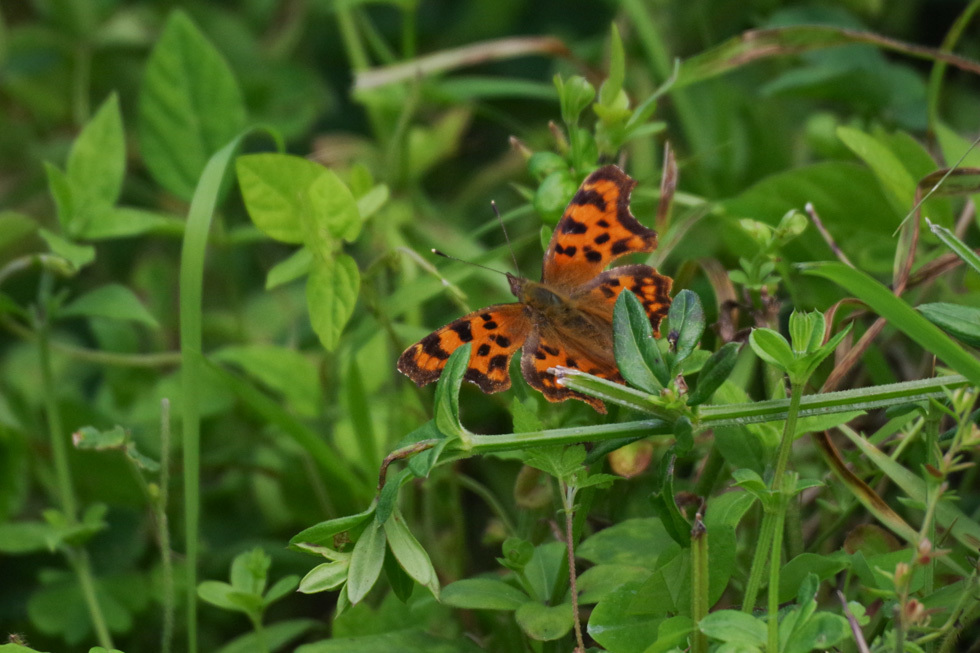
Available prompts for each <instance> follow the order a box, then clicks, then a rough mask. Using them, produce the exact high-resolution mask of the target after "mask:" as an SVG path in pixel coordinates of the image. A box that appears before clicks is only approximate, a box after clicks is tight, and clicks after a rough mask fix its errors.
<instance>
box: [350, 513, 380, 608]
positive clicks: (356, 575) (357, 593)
mask: <svg viewBox="0 0 980 653" xmlns="http://www.w3.org/2000/svg"><path fill="white" fill-rule="evenodd" d="M385 542H386V538H385V531H384V528H382V526H381V524H379V523H378V522H377V521H376V520H372V521H371V522H370V523H369V524H368V526H367V528H366V529H364V532H363V533H361V537H359V538H358V539H357V543H356V544H355V545H354V552H353V553H352V554H351V558H350V571H349V572H348V574H347V597H348V598H349V599H350V602H351V603H352V604H355V605H356V604H357V603H359V602H360V601H361V599H363V598H364V597H365V596H367V593H368V592H369V591H371V588H372V587H374V584H375V582H377V580H378V576H379V575H380V574H381V566H382V565H383V564H384V561H385V549H386V548H387V547H386V546H385Z"/></svg>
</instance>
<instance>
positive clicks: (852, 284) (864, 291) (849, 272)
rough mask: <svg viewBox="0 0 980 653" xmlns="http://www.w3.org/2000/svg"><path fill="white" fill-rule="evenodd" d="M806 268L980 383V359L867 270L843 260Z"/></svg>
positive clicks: (976, 383)
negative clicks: (868, 273) (861, 269)
mask: <svg viewBox="0 0 980 653" xmlns="http://www.w3.org/2000/svg"><path fill="white" fill-rule="evenodd" d="M803 271H804V273H805V274H812V275H815V276H818V277H823V278H825V279H830V280H831V281H833V282H834V283H836V284H838V285H839V286H841V287H843V288H844V289H846V290H847V291H848V292H850V293H851V294H853V295H854V296H856V297H857V298H858V299H860V300H861V301H863V302H864V303H865V304H867V305H868V307H869V308H870V309H871V310H872V311H874V312H875V313H877V314H878V315H880V316H881V317H883V318H885V319H886V320H888V323H889V324H890V325H891V326H892V327H893V328H896V329H898V330H900V331H901V332H902V333H904V334H905V335H907V336H908V337H910V338H911V339H912V340H914V341H915V342H917V343H919V345H921V346H922V347H923V348H924V349H925V350H926V351H928V352H931V353H933V354H935V355H936V356H937V357H938V358H939V359H940V360H942V361H943V362H944V363H946V364H947V365H949V366H950V367H951V368H953V369H954V370H956V371H957V372H959V373H960V374H962V375H963V376H965V377H966V378H968V379H970V381H971V382H972V383H973V384H974V385H980V362H978V361H977V359H976V358H974V357H973V356H971V355H970V354H968V353H967V352H966V351H964V350H963V348H962V347H960V346H959V345H957V344H956V343H955V342H953V341H952V340H951V339H950V338H949V336H947V335H946V334H945V333H943V332H942V331H940V330H939V328H938V327H936V326H935V325H933V324H932V323H930V322H929V321H928V320H926V319H925V318H924V317H922V316H921V315H919V314H918V313H917V312H916V311H915V309H913V308H912V307H911V306H909V305H908V304H907V303H905V302H904V301H902V300H901V299H899V298H898V297H895V295H893V294H892V293H891V291H890V290H888V288H886V287H885V286H883V285H881V284H880V283H878V282H877V281H875V280H874V279H872V278H871V277H869V276H868V275H867V274H865V273H864V272H862V271H860V270H856V269H854V268H851V267H848V266H846V265H844V264H843V263H816V264H812V265H807V266H806V267H805V268H804V269H803Z"/></svg>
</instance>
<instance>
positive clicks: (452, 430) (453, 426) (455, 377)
mask: <svg viewBox="0 0 980 653" xmlns="http://www.w3.org/2000/svg"><path fill="white" fill-rule="evenodd" d="M470 350H471V347H470V343H466V344H465V345H463V346H462V347H459V348H457V349H456V351H454V352H453V353H452V354H450V356H449V360H448V361H446V366H445V367H444V368H443V369H442V376H440V377H439V382H438V383H437V384H436V397H435V406H434V408H433V412H434V413H435V423H436V428H437V429H439V431H440V432H441V433H444V434H446V435H448V436H455V437H459V436H461V435H462V434H463V433H464V431H463V426H462V424H461V423H460V421H459V386H460V385H461V384H462V383H463V375H464V374H466V367H467V366H468V365H469V362H470Z"/></svg>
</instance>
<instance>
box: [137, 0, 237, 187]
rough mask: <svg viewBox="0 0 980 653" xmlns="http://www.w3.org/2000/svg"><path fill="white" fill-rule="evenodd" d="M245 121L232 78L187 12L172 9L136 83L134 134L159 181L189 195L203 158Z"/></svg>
mask: <svg viewBox="0 0 980 653" xmlns="http://www.w3.org/2000/svg"><path fill="white" fill-rule="evenodd" d="M244 126H245V105H244V102H243V99H242V93H241V91H240V90H239V88H238V83H237V82H236V81H235V78H234V76H233V74H232V72H231V69H230V68H229V66H228V64H227V62H226V61H225V60H224V58H223V57H222V56H221V54H220V53H219V52H218V51H217V50H215V48H214V46H212V45H211V44H210V43H209V42H208V40H207V39H206V38H205V37H204V35H203V34H202V33H201V31H200V30H199V29H198V28H197V26H195V25H194V23H193V22H192V21H191V19H190V18H188V17H187V15H186V14H185V13H183V12H182V11H173V12H172V13H171V14H170V16H169V18H168V19H167V23H166V25H165V26H164V29H163V33H162V34H161V35H160V38H159V39H158V40H157V43H156V46H155V47H154V48H153V51H152V52H151V53H150V57H149V59H148V60H147V63H146V67H145V68H144V70H143V82H142V85H141V87H140V105H139V123H138V128H139V140H140V150H141V152H142V154H143V159H144V161H146V165H147V167H148V168H149V169H150V172H151V174H152V175H153V177H154V178H155V179H156V180H157V181H158V182H159V183H160V185H161V186H163V187H164V188H166V189H167V190H169V191H170V192H172V193H174V194H175V195H177V196H178V197H181V198H183V199H190V198H191V196H192V195H193V194H194V189H195V188H196V186H197V180H198V177H200V175H201V173H202V172H203V171H204V167H205V165H206V164H207V162H208V158H209V157H210V156H211V155H212V154H214V153H215V152H217V151H218V150H219V149H221V148H222V147H223V146H224V145H225V144H227V143H228V142H229V141H231V140H232V139H233V138H234V137H235V136H236V134H238V133H239V132H240V131H241V130H242V128H243V127H244Z"/></svg>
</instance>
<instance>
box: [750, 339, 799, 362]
mask: <svg viewBox="0 0 980 653" xmlns="http://www.w3.org/2000/svg"><path fill="white" fill-rule="evenodd" d="M749 344H750V345H751V346H752V351H754V352H755V354H756V356H758V357H759V358H761V359H762V360H764V361H765V362H767V363H769V364H770V365H773V366H775V367H778V368H779V369H781V370H784V371H785V370H788V369H789V368H790V366H792V364H793V361H794V358H795V357H794V356H793V350H792V349H790V346H789V343H788V342H786V338H784V337H783V336H781V335H780V334H779V333H778V332H776V331H773V330H772V329H753V330H752V333H751V335H749Z"/></svg>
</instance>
